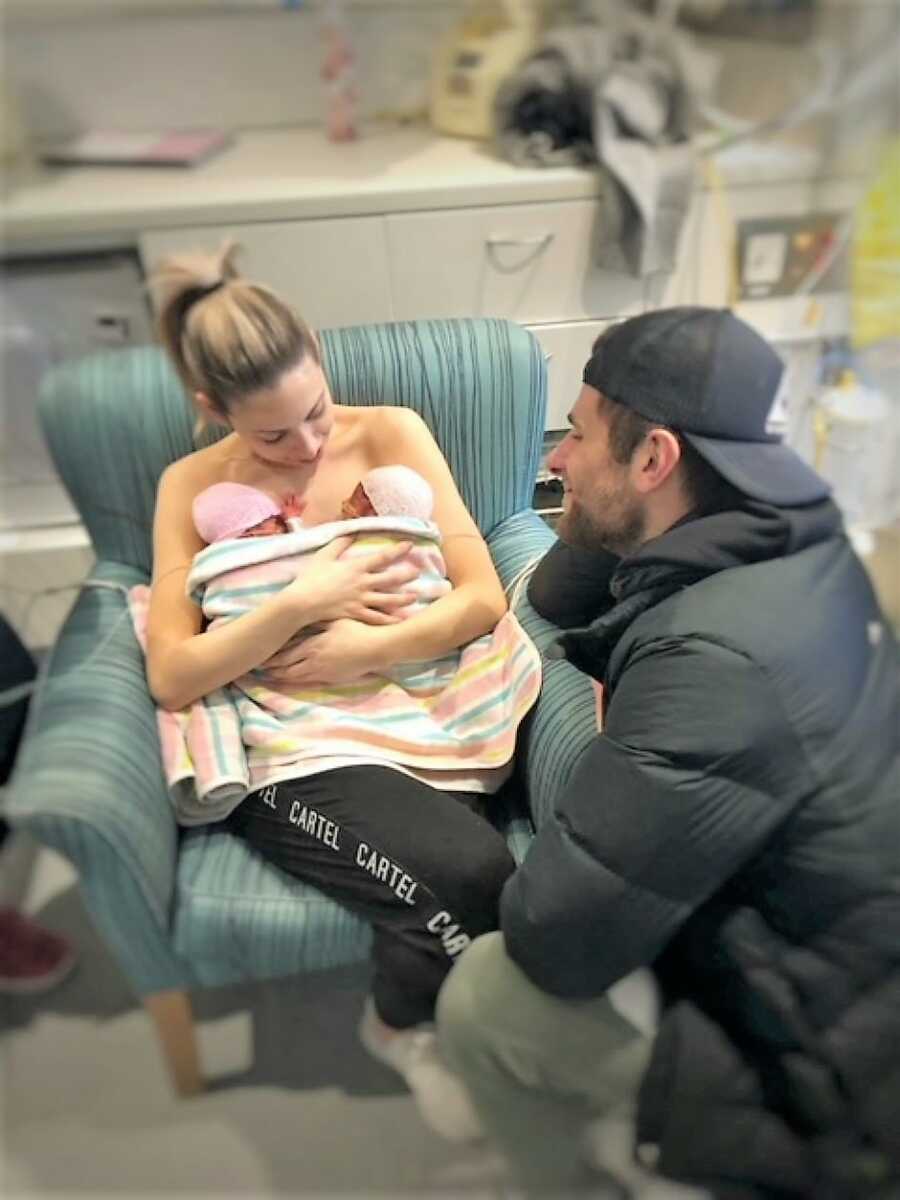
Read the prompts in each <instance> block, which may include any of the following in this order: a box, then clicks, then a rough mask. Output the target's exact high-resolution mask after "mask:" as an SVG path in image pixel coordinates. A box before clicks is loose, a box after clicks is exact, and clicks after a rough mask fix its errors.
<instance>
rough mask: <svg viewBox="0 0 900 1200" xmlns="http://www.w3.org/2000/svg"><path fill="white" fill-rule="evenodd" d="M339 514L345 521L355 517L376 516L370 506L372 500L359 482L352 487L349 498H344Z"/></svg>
mask: <svg viewBox="0 0 900 1200" xmlns="http://www.w3.org/2000/svg"><path fill="white" fill-rule="evenodd" d="M341 516H342V517H343V518H344V520H345V521H352V520H354V518H356V517H377V516H378V514H377V513H376V511H375V509H374V508H373V507H372V501H371V500H370V499H369V497H368V496H367V495H366V489H365V488H364V487H363V485H362V484H361V483H358V484H357V485H356V487H355V488H354V489H353V495H352V496H351V497H350V499H349V500H345V501H344V503H343V504H342V505H341Z"/></svg>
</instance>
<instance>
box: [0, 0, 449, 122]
mask: <svg viewBox="0 0 900 1200" xmlns="http://www.w3.org/2000/svg"><path fill="white" fill-rule="evenodd" d="M76 7H77V6H76ZM460 11H461V0H448V2H447V3H442V4H432V3H425V4H423V3H421V2H420V3H418V4H417V3H416V2H415V0H408V2H402V0H401V2H399V3H398V2H397V0H393V2H389V3H384V4H382V5H377V4H371V5H365V6H354V7H352V8H351V9H350V10H349V22H350V27H351V30H352V33H353V36H354V41H355V43H356V46H357V52H358V60H359V68H358V73H359V82H360V88H361V92H362V97H361V107H362V111H363V113H364V114H366V115H374V114H377V113H379V112H383V111H386V110H390V111H397V110H400V111H407V110H410V109H415V108H417V107H418V108H421V107H423V106H424V103H425V96H426V80H427V78H428V74H429V69H430V63H431V55H432V51H433V48H434V44H435V41H436V39H437V37H438V36H439V35H440V33H441V32H443V31H444V30H445V29H446V28H447V27H448V25H449V24H451V23H452V22H453V21H454V20H455V19H456V17H457V16H458V14H459V12H460ZM5 57H6V64H5V65H6V68H7V71H8V73H9V77H10V79H11V82H12V84H13V86H14V87H15V89H16V91H17V92H18V94H19V98H20V100H21V102H22V105H23V107H24V110H25V116H26V120H27V123H28V125H29V128H30V129H31V131H32V133H33V135H34V136H36V137H38V138H47V137H57V136H63V135H65V134H68V133H70V132H74V131H76V130H79V129H85V128H89V127H116V128H121V129H145V128H146V129H151V128H159V127H166V126H170V125H215V126H225V127H226V128H229V129H236V130H240V129H249V128H253V127H259V126H273V125H294V124H297V123H303V124H306V123H314V122H316V121H318V120H319V118H320V114H321V110H322V87H321V83H320V78H319V59H320V18H319V16H318V15H317V14H316V12H314V11H313V10H311V9H307V10H301V11H274V10H273V11H261V12H253V11H245V12H221V13H215V14H214V13H206V12H203V11H202V10H201V11H199V12H195V13H194V14H193V15H187V16H184V17H181V16H177V15H172V13H171V11H170V10H166V11H164V12H163V13H162V14H161V15H158V16H154V15H143V16H140V15H139V16H127V15H123V14H119V15H118V16H116V15H113V16H110V17H99V16H85V15H83V14H82V15H81V16H77V15H75V16H73V17H72V18H71V19H65V17H64V16H63V17H61V18H59V19H57V20H55V21H53V22H52V23H51V22H43V21H22V22H20V23H10V24H9V25H8V26H7V29H6V30H5Z"/></svg>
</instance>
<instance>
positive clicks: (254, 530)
mask: <svg viewBox="0 0 900 1200" xmlns="http://www.w3.org/2000/svg"><path fill="white" fill-rule="evenodd" d="M273 533H290V529H289V528H288V523H287V521H286V520H285V519H284V517H282V516H278V515H276V516H274V517H266V519H265V521H260V523H259V524H258V525H252V526H251V527H250V528H249V529H245V530H244V532H243V533H242V534H240V535H239V536H240V537H242V538H249V537H271V536H272V534H273Z"/></svg>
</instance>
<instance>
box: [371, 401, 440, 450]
mask: <svg viewBox="0 0 900 1200" xmlns="http://www.w3.org/2000/svg"><path fill="white" fill-rule="evenodd" d="M366 411H367V412H368V413H369V414H370V417H369V425H368V429H369V431H370V436H371V437H372V439H373V440H374V442H375V444H376V445H378V446H379V448H381V449H386V450H388V451H390V450H391V449H393V450H395V451H396V449H397V447H398V443H399V444H400V445H406V446H416V445H417V444H421V443H423V442H426V443H428V442H431V441H432V440H433V439H432V437H431V432H430V431H429V429H428V426H427V425H426V424H425V422H424V421H423V420H422V418H421V417H420V416H419V414H418V413H417V412H414V411H413V410H412V409H411V408H403V407H402V406H401V405H396V404H393V405H392V404H384V405H379V406H377V407H374V408H369V409H367V410H366ZM379 457H382V456H381V455H380V456H379Z"/></svg>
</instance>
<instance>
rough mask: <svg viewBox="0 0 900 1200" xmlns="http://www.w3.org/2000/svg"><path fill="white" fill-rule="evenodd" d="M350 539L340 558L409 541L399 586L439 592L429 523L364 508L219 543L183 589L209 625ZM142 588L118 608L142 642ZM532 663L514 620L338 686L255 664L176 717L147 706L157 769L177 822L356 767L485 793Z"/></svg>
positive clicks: (528, 690) (533, 676) (504, 755)
mask: <svg viewBox="0 0 900 1200" xmlns="http://www.w3.org/2000/svg"><path fill="white" fill-rule="evenodd" d="M347 534H353V535H354V540H353V542H352V543H351V545H350V546H349V547H348V549H347V550H345V551H344V553H345V554H354V555H356V554H368V553H371V552H372V551H373V550H375V549H377V548H379V547H383V546H385V545H388V544H396V543H397V542H398V541H410V542H412V549H411V550H410V552H409V553H410V558H411V559H412V561H413V562H414V563H415V565H416V566H417V567H418V569H419V574H418V576H417V578H416V579H415V580H414V581H413V582H412V583H411V584H410V585H407V587H406V588H405V589H404V590H408V591H411V592H413V593H414V594H415V597H416V599H415V602H414V603H413V604H411V605H410V606H409V609H408V610H406V615H412V614H413V613H414V612H415V611H417V610H419V609H421V608H422V607H423V606H425V605H427V604H430V603H431V602H432V601H433V600H435V599H437V598H438V597H440V596H443V595H445V594H446V593H447V592H448V591H449V590H450V586H451V585H450V583H449V581H448V580H447V577H446V569H445V565H444V560H443V555H442V554H441V549H440V532H439V531H438V529H437V527H436V526H434V525H432V524H430V523H427V522H423V521H418V520H415V519H413V518H393V517H364V518H359V519H356V520H353V521H335V522H331V523H329V524H327V525H319V526H315V527H312V528H309V529H302V528H300V529H296V530H295V532H293V533H289V534H282V535H275V536H272V537H264V538H243V539H234V540H229V541H224V542H217V543H215V544H214V545H212V546H209V547H207V548H206V549H205V550H202V551H201V552H200V553H199V554H198V555H197V556H196V558H195V560H194V563H193V566H192V569H191V572H190V574H189V576H188V583H187V586H188V591H189V593H190V595H191V596H192V597H193V598H194V599H196V600H197V602H198V603H200V604H201V605H202V608H203V612H204V615H205V617H206V619H207V622H208V626H207V627H208V628H209V627H212V626H214V625H217V624H220V623H222V622H224V621H229V620H233V619H234V618H235V617H238V616H240V615H242V614H243V613H246V612H249V611H251V610H252V609H253V608H254V607H255V606H256V605H257V604H260V603H262V602H263V601H264V600H265V599H266V598H268V597H269V596H271V595H273V594H274V593H275V592H277V591H278V590H279V589H280V588H282V587H284V586H285V584H286V583H288V582H290V581H291V580H293V579H294V578H296V577H297V576H302V574H303V572H304V571H305V570H306V569H307V568H308V566H309V563H310V559H311V556H312V555H313V554H314V553H315V551H316V550H318V549H319V548H320V547H321V546H324V545H326V544H327V543H328V542H329V541H331V540H332V539H333V538H337V537H342V536H345V535H347ZM148 603H149V588H146V587H143V586H139V587H136V588H133V589H132V590H131V592H130V595H129V604H130V608H131V613H132V617H133V619H134V624H135V631H136V633H137V636H138V640H139V641H140V642H141V645H144V644H145V638H146V614H147V607H148ZM540 678H541V671H540V658H539V655H538V652H537V650H536V649H535V647H534V645H533V644H532V642H531V640H530V639H529V638H528V637H527V635H526V634H525V633H524V631H523V630H522V628H521V627H520V626H519V623H518V621H517V620H516V618H515V617H514V616H513V615H512V614H511V613H507V614H506V615H505V616H504V617H503V618H502V620H501V621H500V622H499V624H498V625H497V627H496V628H495V629H494V631H493V632H492V633H490V634H486V635H485V636H484V637H481V638H478V639H477V640H476V641H474V642H471V643H470V644H469V645H467V646H465V647H463V648H462V649H461V650H458V651H454V652H453V653H451V654H448V655H446V656H444V657H443V658H440V659H437V660H433V661H427V662H418V663H405V664H399V665H397V666H395V667H393V668H392V669H391V670H390V671H389V672H387V673H386V674H385V675H366V676H363V677H362V678H360V679H359V680H356V681H354V682H353V683H351V684H346V685H332V684H328V685H324V684H323V685H315V684H307V685H304V686H303V687H300V688H296V689H294V688H288V687H286V686H285V685H274V684H273V683H272V681H271V680H268V679H267V677H266V674H265V672H264V671H263V670H262V669H257V670H255V671H252V672H250V673H248V674H247V675H244V676H242V677H241V678H240V679H237V680H235V682H234V683H233V684H230V685H229V686H227V687H224V688H219V689H217V690H216V691H215V692H213V693H211V694H210V695H208V696H205V697H204V698H203V699H202V700H198V701H196V702H195V703H194V704H191V705H189V706H188V707H187V708H185V709H182V710H181V711H179V712H168V711H166V710H164V709H159V710H158V711H157V718H158V725H159V733H160V743H161V747H162V758H163V768H164V772H165V776H166V781H167V783H168V786H169V791H170V795H171V797H172V800H173V804H174V806H175V811H176V815H177V818H178V820H179V822H180V823H181V824H182V825H200V824H205V823H207V822H209V821H218V820H221V819H222V818H223V817H225V816H227V815H228V813H229V812H231V811H232V810H233V809H234V808H235V807H236V806H237V805H238V804H239V803H240V801H241V800H242V799H243V798H244V796H245V795H246V794H247V793H248V792H249V791H255V790H256V789H258V788H261V787H265V786H266V785H267V784H270V783H274V782H276V781H277V780H279V779H285V778H296V777H298V776H301V775H306V774H313V773H316V772H319V771H322V770H327V769H329V768H331V767H334V766H346V765H351V764H353V763H380V764H387V765H393V766H396V767H398V768H399V769H401V770H404V771H407V772H408V773H410V774H412V775H415V776H416V777H417V778H420V779H423V780H425V781H427V782H428V783H430V784H432V785H433V786H435V787H442V788H450V789H453V788H460V789H465V790H469V791H484V792H492V791H495V790H496V789H497V788H498V787H499V786H500V784H501V783H502V782H503V780H504V779H505V778H506V777H507V775H508V774H509V771H510V769H511V765H512V757H513V753H514V750H515V740H516V731H517V728H518V726H519V724H520V722H521V721H522V719H523V717H524V716H525V715H526V713H527V712H528V710H529V709H530V708H531V706H532V705H533V704H534V701H535V700H536V698H537V694H538V691H539V690H540Z"/></svg>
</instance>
